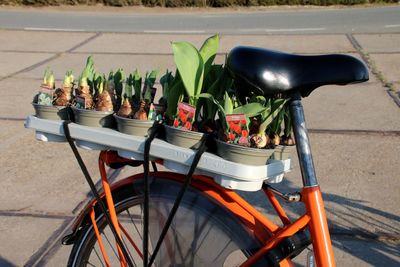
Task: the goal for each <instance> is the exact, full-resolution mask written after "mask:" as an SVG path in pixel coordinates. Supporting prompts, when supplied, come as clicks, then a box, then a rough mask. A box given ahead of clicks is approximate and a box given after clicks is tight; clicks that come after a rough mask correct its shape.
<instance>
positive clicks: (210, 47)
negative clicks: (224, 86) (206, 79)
mask: <svg viewBox="0 0 400 267" xmlns="http://www.w3.org/2000/svg"><path fill="white" fill-rule="evenodd" d="M218 47H219V35H218V34H215V35H213V36H211V37H209V38H208V39H207V40H205V41H204V43H203V45H202V46H201V48H200V55H201V57H202V58H203V62H204V74H205V75H207V74H208V71H209V70H210V67H211V64H212V62H213V61H214V58H215V56H216V54H217V51H218Z"/></svg>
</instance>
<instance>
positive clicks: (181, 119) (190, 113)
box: [173, 102, 196, 130]
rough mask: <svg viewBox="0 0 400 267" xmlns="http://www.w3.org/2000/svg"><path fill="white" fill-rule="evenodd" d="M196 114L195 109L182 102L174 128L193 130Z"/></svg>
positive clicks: (179, 104)
mask: <svg viewBox="0 0 400 267" xmlns="http://www.w3.org/2000/svg"><path fill="white" fill-rule="evenodd" d="M195 113H196V108H195V107H193V106H191V105H189V104H186V103H182V102H180V103H178V114H177V115H176V117H175V120H174V124H173V125H174V127H175V128H182V129H183V130H192V126H193V121H194V114H195Z"/></svg>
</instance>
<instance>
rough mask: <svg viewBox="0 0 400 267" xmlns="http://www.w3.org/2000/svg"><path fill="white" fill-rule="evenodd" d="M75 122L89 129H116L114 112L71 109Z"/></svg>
mask: <svg viewBox="0 0 400 267" xmlns="http://www.w3.org/2000/svg"><path fill="white" fill-rule="evenodd" d="M72 110H73V112H74V115H75V122H76V123H77V124H80V125H85V126H90V127H103V128H113V129H115V128H116V122H115V119H114V117H113V114H114V111H96V110H89V109H79V108H75V107H72Z"/></svg>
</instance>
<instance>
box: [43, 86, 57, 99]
mask: <svg viewBox="0 0 400 267" xmlns="http://www.w3.org/2000/svg"><path fill="white" fill-rule="evenodd" d="M39 92H40V93H44V94H46V95H48V96H49V97H50V98H51V99H53V96H54V89H53V88H49V87H47V86H40V90H39Z"/></svg>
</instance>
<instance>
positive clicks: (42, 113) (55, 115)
mask: <svg viewBox="0 0 400 267" xmlns="http://www.w3.org/2000/svg"><path fill="white" fill-rule="evenodd" d="M32 105H33V108H34V109H35V115H36V117H38V118H40V119H46V120H69V119H71V120H72V118H71V117H72V115H73V114H72V112H71V110H70V108H69V107H65V106H46V105H39V104H36V103H32Z"/></svg>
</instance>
